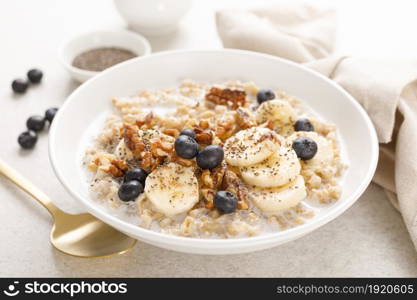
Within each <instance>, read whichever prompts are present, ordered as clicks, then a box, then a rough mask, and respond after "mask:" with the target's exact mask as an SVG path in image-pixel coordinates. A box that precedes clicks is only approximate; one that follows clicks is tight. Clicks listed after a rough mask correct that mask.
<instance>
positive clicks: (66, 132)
mask: <svg viewBox="0 0 417 300" xmlns="http://www.w3.org/2000/svg"><path fill="white" fill-rule="evenodd" d="M184 78H192V79H195V80H198V81H209V82H222V81H224V80H227V79H240V80H251V81H254V82H256V83H257V84H258V85H259V86H263V87H271V88H279V89H282V90H284V91H286V92H288V93H289V94H291V95H295V96H297V97H300V98H302V99H304V100H305V101H306V102H307V103H308V105H310V106H311V107H312V108H313V109H314V110H315V111H317V112H318V113H319V114H321V116H322V117H323V118H325V119H326V120H328V121H330V122H333V123H335V124H336V125H337V127H338V129H339V134H340V136H341V138H342V140H343V141H345V147H344V148H345V151H346V154H347V156H348V157H349V169H348V170H347V174H346V177H345V180H344V183H343V194H342V197H341V199H340V200H339V201H337V202H336V203H335V204H333V205H331V206H329V207H328V208H326V209H324V210H322V211H321V212H320V213H319V214H318V215H316V216H315V217H314V218H312V219H311V220H310V221H308V222H307V223H305V224H303V225H300V226H298V227H295V228H292V229H288V230H286V231H282V232H276V233H272V234H265V235H260V236H256V237H251V238H241V239H228V240H213V239H196V238H186V237H177V236H172V235H166V234H161V233H157V232H154V231H150V230H146V229H143V228H140V227H138V226H135V225H132V224H129V223H127V222H125V221H122V220H121V219H119V218H116V217H114V216H112V215H110V214H109V213H107V212H106V211H105V210H104V209H103V208H102V206H100V205H99V204H97V203H96V202H94V201H93V200H92V199H90V196H89V193H88V185H87V183H86V182H85V180H84V178H85V176H84V174H85V173H84V172H85V171H84V169H83V167H82V166H81V157H82V153H83V151H84V150H85V148H86V139H88V137H86V135H87V136H88V135H89V134H87V133H86V132H88V130H87V129H88V128H89V127H91V126H90V124H91V123H92V122H93V121H94V120H97V119H98V118H102V117H103V116H104V115H106V114H109V113H110V110H111V101H110V99H111V98H112V97H113V96H120V95H130V94H133V93H135V92H136V91H138V90H139V89H143V88H162V87H170V86H176V85H177V84H178V83H179V82H180V81H181V80H182V79H184ZM96 130H98V128H97V129H96ZM49 141H50V144H49V150H50V158H51V162H52V165H53V168H54V170H55V172H56V174H57V176H58V178H59V180H60V181H61V182H62V184H63V185H64V186H65V187H66V189H67V190H68V191H69V192H70V193H71V194H72V195H73V196H74V197H75V198H76V199H77V200H78V201H79V202H80V203H81V204H82V205H83V206H84V207H85V208H86V210H87V211H88V212H90V213H92V214H93V215H95V216H96V217H98V218H100V219H101V220H103V221H104V222H106V223H108V224H110V225H112V226H114V227H115V228H117V229H119V230H120V231H122V232H125V233H127V234H129V235H130V236H132V237H134V238H137V239H138V240H141V241H144V242H147V243H150V244H152V245H155V246H159V247H162V248H167V249H171V250H176V251H181V252H189V253H204V254H231V253H244V252H250V251H255V250H260V249H266V248H270V247H273V246H276V245H279V244H282V243H285V242H288V241H291V240H294V239H296V238H299V237H301V236H302V235H305V234H306V233H308V232H311V231H312V230H314V229H316V228H318V227H320V226H321V225H323V224H326V223H328V222H329V221H331V220H333V219H334V218H336V217H337V216H339V215H340V214H341V213H343V212H344V211H345V210H346V209H347V208H348V207H350V206H351V205H352V204H353V203H354V202H355V201H356V200H357V199H358V197H359V196H360V195H361V194H362V193H363V192H364V190H365V189H366V187H367V186H368V184H369V183H370V181H371V179H372V176H373V174H374V171H375V168H376V163H377V159H378V143H377V138H376V134H375V130H374V127H373V125H372V123H371V121H370V120H369V118H368V116H367V114H366V112H365V111H364V110H363V109H362V107H361V106H360V105H359V104H358V103H357V102H356V101H355V100H354V99H353V98H352V97H351V96H350V95H349V94H348V93H347V92H346V91H344V90H343V89H342V88H341V87H340V86H338V85H337V84H335V83H334V82H333V81H331V80H329V79H327V78H325V77H324V76H322V75H320V74H318V73H316V72H314V71H312V70H310V69H308V68H306V67H304V66H301V65H299V64H296V63H293V62H290V61H287V60H284V59H280V58H277V57H273V56H270V55H264V54H259V53H254V52H248V51H240V50H226V49H225V50H207V51H173V52H165V53H158V54H155V55H151V56H147V57H143V58H137V59H134V60H131V61H128V62H125V63H122V64H120V65H118V66H115V67H113V68H111V69H109V70H106V71H104V72H103V73H102V74H100V75H98V76H96V77H94V78H93V79H92V80H90V81H88V82H87V83H85V84H84V85H82V86H80V87H79V88H78V89H77V90H75V91H74V92H73V93H72V94H71V95H70V96H69V97H68V99H67V101H66V102H65V103H64V105H63V106H62V107H61V109H60V110H59V112H58V114H57V115H56V117H55V119H54V122H53V124H52V128H51V130H50V140H49ZM329 226H332V225H329Z"/></svg>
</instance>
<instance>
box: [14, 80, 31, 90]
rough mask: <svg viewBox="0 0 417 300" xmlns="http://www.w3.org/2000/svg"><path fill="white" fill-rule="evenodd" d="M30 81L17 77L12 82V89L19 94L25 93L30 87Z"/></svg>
mask: <svg viewBox="0 0 417 300" xmlns="http://www.w3.org/2000/svg"><path fill="white" fill-rule="evenodd" d="M28 86H29V83H28V82H27V81H26V80H25V79H15V80H13V82H12V89H13V91H14V92H15V93H17V94H24V93H26V90H27V89H28Z"/></svg>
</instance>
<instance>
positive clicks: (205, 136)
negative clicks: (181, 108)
mask: <svg viewBox="0 0 417 300" xmlns="http://www.w3.org/2000/svg"><path fill="white" fill-rule="evenodd" d="M193 129H194V132H195V140H196V141H197V142H198V143H200V144H205V145H211V143H212V141H213V136H214V135H213V132H212V131H211V130H210V129H204V128H202V127H199V126H195V127H194V128H193Z"/></svg>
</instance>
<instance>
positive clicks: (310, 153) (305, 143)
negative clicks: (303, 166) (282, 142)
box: [292, 136, 317, 160]
mask: <svg viewBox="0 0 417 300" xmlns="http://www.w3.org/2000/svg"><path fill="white" fill-rule="evenodd" d="M292 148H293V149H294V151H295V153H297V156H298V158H300V159H302V160H309V159H312V158H313V157H314V155H316V153H317V143H316V142H315V141H314V140H313V139H311V138H309V137H305V136H301V137H298V138H296V139H295V140H294V142H293V143H292Z"/></svg>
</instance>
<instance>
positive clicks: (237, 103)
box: [206, 87, 246, 109]
mask: <svg viewBox="0 0 417 300" xmlns="http://www.w3.org/2000/svg"><path fill="white" fill-rule="evenodd" d="M206 100H207V101H210V102H213V103H215V104H220V105H227V106H228V107H229V108H232V109H237V108H238V107H241V106H244V105H245V104H246V93H245V92H244V91H239V90H231V89H221V88H217V87H212V88H211V89H210V90H209V92H208V93H207V94H206Z"/></svg>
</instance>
